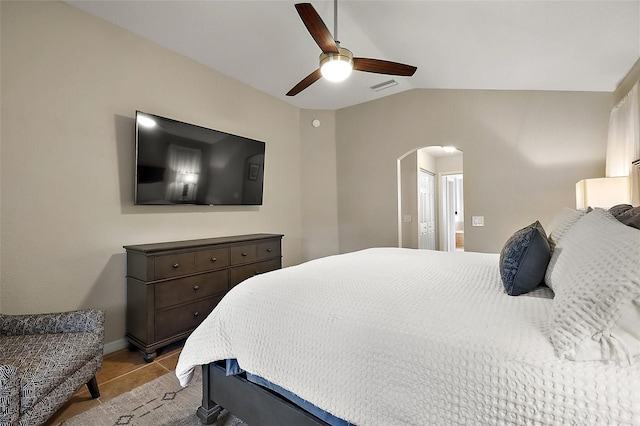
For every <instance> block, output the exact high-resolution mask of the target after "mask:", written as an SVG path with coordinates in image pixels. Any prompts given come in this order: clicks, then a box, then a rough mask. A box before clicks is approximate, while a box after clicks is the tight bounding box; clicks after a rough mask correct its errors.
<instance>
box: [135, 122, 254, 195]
mask: <svg viewBox="0 0 640 426" xmlns="http://www.w3.org/2000/svg"><path fill="white" fill-rule="evenodd" d="M264 152H265V143H264V142H260V141H257V140H253V139H248V138H245V137H242V136H236V135H231V134H229V133H225V132H221V131H218V130H213V129H207V128H204V127H200V126H195V125H193V124H187V123H183V122H180V121H176V120H172V119H170V118H165V117H160V116H158V115H153V114H147V113H144V112H141V111H136V183H135V204H202V205H210V206H215V205H252V206H255V205H262V190H263V180H264Z"/></svg>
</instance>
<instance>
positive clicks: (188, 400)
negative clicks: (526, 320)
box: [62, 368, 248, 426]
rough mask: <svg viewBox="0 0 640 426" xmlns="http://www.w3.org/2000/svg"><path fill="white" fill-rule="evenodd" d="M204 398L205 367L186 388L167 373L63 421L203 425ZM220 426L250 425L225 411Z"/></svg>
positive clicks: (108, 425) (109, 425) (77, 425)
mask: <svg viewBox="0 0 640 426" xmlns="http://www.w3.org/2000/svg"><path fill="white" fill-rule="evenodd" d="M201 398H202V370H201V369H199V368H198V369H196V373H195V374H194V377H193V380H192V381H191V383H190V384H189V386H187V387H186V388H182V387H181V386H180V383H179V382H178V379H177V378H176V376H175V374H174V373H173V372H172V373H167V374H165V375H164V376H161V377H158V378H157V379H155V380H153V381H151V382H149V383H146V384H144V385H142V386H140V387H137V388H135V389H133V390H132V391H129V392H127V393H125V394H122V395H120V396H118V397H116V398H114V399H111V400H109V401H107V402H105V403H104V404H100V405H99V406H97V407H94V408H92V409H90V410H88V411H85V412H84V413H81V414H78V415H77V416H75V417H72V418H70V419H69V420H67V421H65V422H64V423H62V424H63V425H65V426H88V425H91V426H121V425H131V426H151V425H153V426H157V425H172V426H199V425H200V424H201V423H200V419H198V417H196V410H197V409H198V407H199V406H200V403H201ZM216 426H248V425H247V424H246V423H244V422H242V421H241V420H239V419H238V418H236V417H234V416H232V415H230V414H229V413H228V412H226V411H223V412H222V414H221V415H220V417H218V422H217V423H216Z"/></svg>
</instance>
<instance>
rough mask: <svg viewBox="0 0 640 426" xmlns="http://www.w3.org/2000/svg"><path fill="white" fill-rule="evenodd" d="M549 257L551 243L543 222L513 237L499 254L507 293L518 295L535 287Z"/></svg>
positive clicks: (501, 273)
mask: <svg viewBox="0 0 640 426" xmlns="http://www.w3.org/2000/svg"><path fill="white" fill-rule="evenodd" d="M550 258H551V249H550V248H549V240H548V239H547V234H546V233H545V232H544V229H543V228H542V225H541V224H540V222H538V221H535V222H534V223H532V224H531V225H529V226H527V227H524V228H522V229H520V230H519V231H517V232H516V233H515V234H513V235H512V236H511V238H509V240H508V241H507V243H506V244H505V245H504V247H503V248H502V251H501V252H500V262H499V265H500V277H501V278H502V284H503V285H504V289H505V290H506V292H507V294H509V295H511V296H517V295H519V294H523V293H527V292H529V291H531V290H533V289H534V288H536V287H537V286H538V285H539V284H540V283H541V282H542V280H543V279H544V274H545V271H546V270H547V264H548V263H549V259H550Z"/></svg>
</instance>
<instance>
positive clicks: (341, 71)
mask: <svg viewBox="0 0 640 426" xmlns="http://www.w3.org/2000/svg"><path fill="white" fill-rule="evenodd" d="M338 51H339V53H321V54H320V72H321V73H322V77H324V78H326V79H327V80H329V81H333V82H340V81H344V80H346V79H347V78H348V77H349V75H351V71H352V70H353V53H351V51H350V50H349V49H343V48H341V47H339V48H338Z"/></svg>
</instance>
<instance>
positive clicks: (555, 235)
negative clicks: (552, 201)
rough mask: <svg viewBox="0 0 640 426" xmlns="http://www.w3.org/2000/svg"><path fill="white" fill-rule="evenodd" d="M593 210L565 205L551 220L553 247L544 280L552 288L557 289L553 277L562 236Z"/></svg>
mask: <svg viewBox="0 0 640 426" xmlns="http://www.w3.org/2000/svg"><path fill="white" fill-rule="evenodd" d="M590 211H591V208H589V209H586V210H583V209H580V210H576V209H571V208H569V207H563V208H562V209H561V210H560V211H559V212H558V213H557V214H556V215H555V216H554V217H553V219H552V220H551V223H550V224H549V227H548V228H547V229H548V231H549V247H550V248H551V260H550V261H549V266H547V271H546V274H545V277H544V282H545V284H546V285H548V286H549V287H550V288H551V289H552V290H554V291H555V289H556V285H557V283H554V282H553V279H552V277H551V275H552V272H553V268H554V267H555V264H556V261H557V260H558V255H559V254H560V253H556V245H557V244H558V242H560V240H561V239H562V236H563V235H564V234H566V233H567V231H568V230H569V229H570V228H571V227H572V226H573V225H574V224H575V223H576V222H577V221H578V220H579V219H580V218H581V217H582V216H584V215H585V214H587V213H588V212H590Z"/></svg>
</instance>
